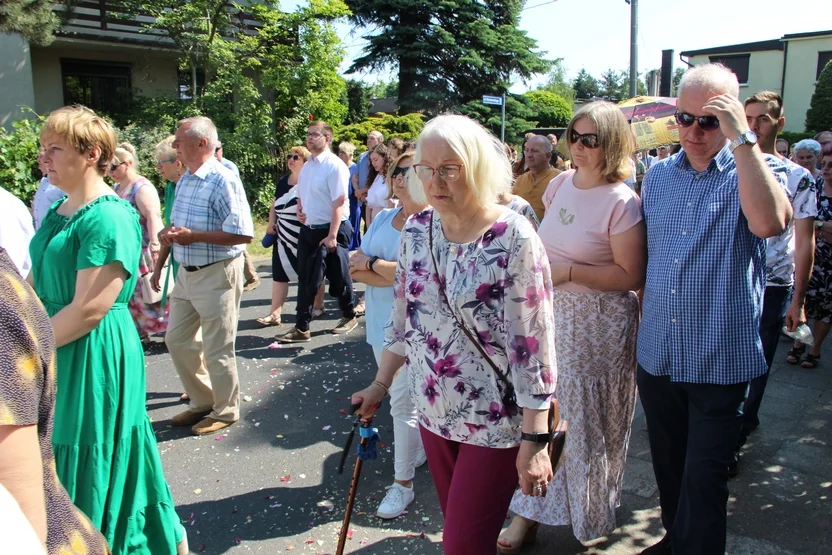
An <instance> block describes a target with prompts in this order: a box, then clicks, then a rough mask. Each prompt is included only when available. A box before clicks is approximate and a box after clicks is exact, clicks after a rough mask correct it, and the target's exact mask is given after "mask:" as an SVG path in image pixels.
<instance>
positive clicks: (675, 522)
mask: <svg viewBox="0 0 832 555" xmlns="http://www.w3.org/2000/svg"><path fill="white" fill-rule="evenodd" d="M679 90H680V93H679V101H678V111H677V113H676V119H677V122H678V123H679V136H680V139H681V144H682V147H683V150H682V151H681V152H680V153H678V154H676V155H674V156H672V157H670V158H667V159H665V160H661V161H659V162H657V163H656V164H654V165H653V167H652V168H650V170H649V171H648V172H647V175H646V176H645V178H644V183H643V191H642V194H643V197H642V203H643V204H642V209H643V211H644V221H645V224H646V226H647V250H648V261H647V281H646V285H645V288H644V304H643V316H642V320H641V326H640V329H639V337H638V360H639V364H640V368H639V370H638V386H639V393H640V395H641V402H642V405H643V407H644V413H645V417H646V419H647V431H648V435H649V438H650V450H651V453H652V460H653V470H654V472H655V475H656V482H657V484H658V486H659V494H660V497H661V508H662V523H663V524H664V527H665V529H666V531H667V534H666V536H665V537H664V539H662V541H661V542H659V543H658V544H656V545H654V546H652V547H649V548H647V549H646V550H644V551H643V553H645V554H648V555H662V554H670V553H672V554H673V555H683V554H690V555H694V554H695V555H701V554H703V553H724V552H725V541H726V525H727V516H726V505H727V501H728V485H727V482H728V466H729V464H730V463H731V462H732V459H733V452H734V448H735V446H736V444H737V440H738V439H739V436H740V428H741V426H742V416H743V414H742V405H743V401H744V400H745V392H746V388H747V386H748V383H749V381H751V380H752V379H754V378H756V377H757V376H760V375H762V374H763V373H765V371H766V362H765V357H764V356H763V349H762V345H761V342H760V335H759V324H760V313H761V312H762V300H763V289H764V287H765V277H766V271H765V270H766V259H765V252H766V241H765V239H766V238H768V237H773V236H775V235H778V234H780V233H781V232H782V231H783V230H784V229H785V228H786V226H787V225H788V223H789V221H790V220H791V217H792V209H791V205H790V204H789V199H788V198H787V197H786V194H785V192H784V189H785V186H786V177H785V167H784V166H783V165H782V164H781V163H780V162H779V161H777V160H775V159H774V158H769V159H765V158H764V157H763V154H762V152H761V151H760V149H759V147H758V146H757V145H756V137H755V136H754V134H753V133H752V132H751V131H750V130H749V128H748V123H747V122H746V117H745V110H744V107H743V105H742V103H741V102H740V101H739V100H738V96H739V84H738V83H737V78H736V76H735V75H734V74H733V73H731V72H730V71H729V70H728V69H726V68H725V67H723V66H721V65H716V64H708V65H704V66H699V67H696V68H693V69H691V70H689V71H688V72H687V73H686V74H685V76H684V78H683V79H682V82H681V84H680V85H679Z"/></svg>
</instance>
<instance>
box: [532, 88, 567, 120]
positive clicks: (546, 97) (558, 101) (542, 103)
mask: <svg viewBox="0 0 832 555" xmlns="http://www.w3.org/2000/svg"><path fill="white" fill-rule="evenodd" d="M523 96H525V97H526V98H528V99H529V100H530V101H531V109H532V112H534V114H535V117H536V119H537V124H538V125H539V126H540V127H566V126H567V125H568V124H569V120H570V119H572V103H571V102H569V101H568V100H566V99H565V98H563V97H562V96H559V95H557V94H555V93H553V92H549V91H530V92H527V93H525V94H524V95H523Z"/></svg>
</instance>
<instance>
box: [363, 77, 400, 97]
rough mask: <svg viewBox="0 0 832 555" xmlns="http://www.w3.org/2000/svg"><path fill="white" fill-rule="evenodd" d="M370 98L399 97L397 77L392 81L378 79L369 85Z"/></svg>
mask: <svg viewBox="0 0 832 555" xmlns="http://www.w3.org/2000/svg"><path fill="white" fill-rule="evenodd" d="M369 89H370V98H397V97H398V96H399V82H398V81H396V80H395V79H391V80H390V81H377V82H375V83H373V84H372V85H370V86H369Z"/></svg>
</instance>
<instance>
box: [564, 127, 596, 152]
mask: <svg viewBox="0 0 832 555" xmlns="http://www.w3.org/2000/svg"><path fill="white" fill-rule="evenodd" d="M566 141H567V142H568V143H569V144H570V145H574V144H576V143H578V142H580V143H581V144H582V145H584V146H585V147H586V148H590V149H596V148H599V147H600V146H601V143H600V142H598V134H597V133H578V132H577V131H575V130H574V129H573V130H572V132H571V133H570V134H569V137H567V138H566Z"/></svg>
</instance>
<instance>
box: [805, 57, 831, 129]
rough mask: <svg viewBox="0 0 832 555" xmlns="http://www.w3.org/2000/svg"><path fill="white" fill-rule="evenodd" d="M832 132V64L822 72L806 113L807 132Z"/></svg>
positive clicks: (828, 64)
mask: <svg viewBox="0 0 832 555" xmlns="http://www.w3.org/2000/svg"><path fill="white" fill-rule="evenodd" d="M830 130H832V62H829V63H827V64H826V67H824V68H823V71H821V72H820V77H818V83H817V85H815V92H814V93H812V101H811V102H810V104H809V111H808V112H806V131H809V132H814V133H820V132H821V131H830Z"/></svg>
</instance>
